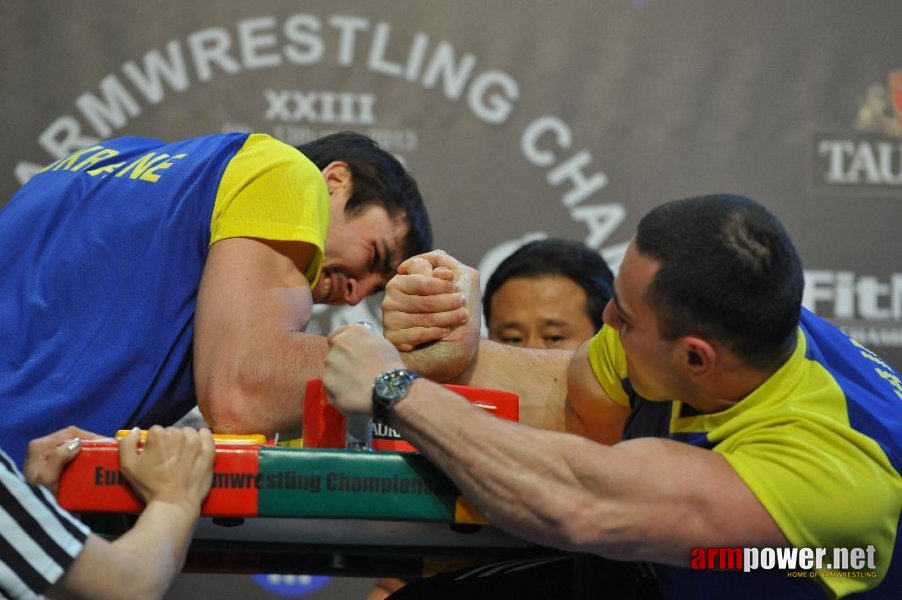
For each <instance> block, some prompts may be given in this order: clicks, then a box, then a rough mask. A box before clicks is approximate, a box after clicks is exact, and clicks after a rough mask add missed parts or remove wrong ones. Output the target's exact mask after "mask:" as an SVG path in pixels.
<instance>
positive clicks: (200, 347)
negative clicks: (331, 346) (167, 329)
mask: <svg viewBox="0 0 902 600" xmlns="http://www.w3.org/2000/svg"><path fill="white" fill-rule="evenodd" d="M313 256H314V248H313V246H311V245H309V244H301V243H286V242H270V241H263V240H258V239H251V238H230V239H225V240H221V241H219V242H216V243H215V244H213V246H212V247H211V248H210V253H209V256H208V258H207V263H206V266H205V268H204V274H203V278H202V280H201V286H200V292H199V293H198V300H197V317H196V322H195V336H194V376H195V384H196V389H197V399H198V404H199V406H200V409H201V412H202V413H203V415H204V418H205V419H206V421H207V423H209V424H210V426H211V427H212V428H213V430H214V431H216V432H222V433H263V434H265V435H267V436H273V435H274V434H275V433H277V432H278V433H281V434H283V435H289V436H292V437H297V435H298V434H299V432H300V421H301V413H302V409H303V394H304V384H305V382H306V381H307V380H308V379H310V378H312V377H319V376H320V375H321V374H322V365H323V361H324V359H325V355H326V352H327V348H328V345H327V342H326V339H325V338H323V337H321V336H315V335H309V334H306V333H304V329H305V328H306V326H307V323H308V321H309V320H310V315H311V311H312V307H313V300H312V296H311V292H310V286H309V285H308V282H307V280H306V279H305V278H304V276H303V274H302V273H303V272H304V271H305V269H306V266H307V264H308V263H309V262H310V260H311V259H312V258H313Z"/></svg>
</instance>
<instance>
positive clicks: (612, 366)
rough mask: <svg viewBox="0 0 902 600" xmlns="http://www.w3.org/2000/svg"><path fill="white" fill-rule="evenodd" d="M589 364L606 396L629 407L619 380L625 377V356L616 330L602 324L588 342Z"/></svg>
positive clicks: (627, 398)
mask: <svg viewBox="0 0 902 600" xmlns="http://www.w3.org/2000/svg"><path fill="white" fill-rule="evenodd" d="M588 350H589V364H591V365H592V372H593V373H595V378H596V379H597V380H598V384H599V385H600V386H601V389H603V390H604V392H605V394H607V396H608V398H610V399H611V400H613V401H614V402H616V403H617V404H620V405H622V406H626V407H627V408H629V405H630V400H629V397H628V396H627V395H626V392H624V391H623V385H622V384H621V382H622V381H623V380H624V379H626V377H627V372H626V357H625V356H624V354H623V347H622V346H621V345H620V337H619V336H618V335H617V331H616V330H615V329H613V328H611V327H608V326H607V325H605V326H603V327H602V328H601V329H600V330H599V331H598V333H597V334H595V337H593V338H592V340H591V341H590V342H589V349H588Z"/></svg>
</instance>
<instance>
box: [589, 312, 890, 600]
mask: <svg viewBox="0 0 902 600" xmlns="http://www.w3.org/2000/svg"><path fill="white" fill-rule="evenodd" d="M589 358H590V362H591V364H592V368H593V370H594V372H595V375H596V377H597V378H598V381H599V383H600V385H601V386H602V388H603V389H604V390H605V392H606V393H607V394H608V396H609V397H610V398H611V399H613V400H614V401H616V402H618V403H620V404H623V405H632V406H633V410H636V407H637V405H639V404H643V405H655V404H656V405H663V406H662V408H663V407H666V408H668V409H669V410H668V411H667V413H668V414H669V417H665V418H666V419H667V421H665V423H667V427H666V429H667V430H666V431H664V432H660V434H661V435H663V436H666V437H668V438H670V439H673V440H677V441H681V442H685V443H688V444H692V445H695V446H698V447H701V448H707V449H710V450H712V451H714V452H717V453H719V454H721V455H723V457H724V458H725V459H726V460H727V461H729V463H730V465H732V467H733V468H734V469H735V470H736V472H737V473H738V474H739V476H740V477H742V479H743V481H744V482H745V483H746V485H748V487H749V488H750V489H751V490H752V492H753V493H754V494H755V495H756V496H757V498H758V499H759V500H760V501H761V503H762V505H763V506H764V507H765V508H766V510H767V511H768V512H769V513H770V515H771V516H772V517H773V519H774V521H775V522H776V523H777V525H778V526H779V527H780V529H781V530H782V532H783V533H784V535H785V536H786V538H787V539H788V540H789V541H790V543H791V544H792V545H793V546H796V547H799V548H803V547H812V548H865V547H867V546H868V545H873V546H874V547H875V548H876V563H877V571H878V575H877V577H874V578H871V577H856V576H851V577H843V576H828V577H822V578H820V579H819V581H820V583H821V585H824V586H826V587H827V588H829V590H830V591H831V592H832V593H833V594H835V595H836V596H839V597H841V596H844V595H847V594H852V593H860V592H866V591H867V590H871V589H872V588H873V591H872V594H874V597H889V596H884V594H886V592H887V591H888V590H895V591H896V592H898V591H899V590H902V542H900V539H902V536H899V520H900V511H902V476H900V473H902V381H900V378H899V374H898V373H897V372H896V371H895V370H894V369H893V368H892V367H891V366H890V365H888V364H887V363H886V362H884V361H883V360H882V359H881V358H880V357H879V356H877V355H876V354H874V353H873V352H871V351H870V350H868V349H867V348H865V347H863V346H862V345H861V344H859V343H858V342H856V341H855V340H853V339H851V338H849V337H848V336H846V335H845V334H844V333H842V332H841V331H840V330H839V329H837V328H836V327H834V326H832V325H831V324H829V323H827V322H826V321H824V320H823V319H821V318H819V317H817V316H815V315H814V314H812V313H811V312H809V311H807V310H804V309H803V311H802V319H801V323H800V327H799V332H798V344H797V347H796V349H795V352H794V353H793V355H792V357H791V358H790V359H789V360H788V361H787V362H786V363H785V364H784V365H783V366H782V367H781V368H780V369H779V370H778V371H777V372H776V373H774V374H773V375H772V376H771V377H770V378H769V379H768V380H767V381H765V382H764V383H763V384H762V385H761V386H759V387H758V388H757V389H756V390H755V391H753V392H752V393H751V394H749V395H748V396H747V397H745V398H744V399H743V400H741V401H740V402H739V403H737V404H735V405H734V406H732V407H730V408H729V409H727V410H724V411H722V412H718V413H714V414H705V415H700V414H697V413H694V411H691V410H687V409H688V407H684V406H683V405H682V403H681V402H679V401H678V400H674V401H673V402H666V403H654V402H648V401H643V400H641V399H638V400H637V398H636V396H635V394H634V393H633V392H632V389H631V387H630V386H629V374H628V373H627V370H626V362H625V360H624V355H623V349H622V347H621V346H620V341H619V338H618V335H617V332H616V331H615V330H613V329H611V328H610V327H604V328H602V330H601V331H600V332H599V333H598V335H597V336H596V337H595V338H594V339H593V340H592V342H591V343H590V346H589ZM631 396H632V398H631ZM668 405H669V406H668ZM661 569H663V570H664V571H669V572H668V573H666V574H665V577H663V578H662V579H664V580H666V581H668V582H669V583H670V584H673V585H674V586H676V588H675V589H679V585H681V581H682V580H688V579H690V577H689V573H681V571H688V570H685V569H671V568H667V567H661ZM683 575H685V576H686V577H685V578H683V577H682V576H683ZM755 575H757V576H760V577H762V578H767V577H769V575H767V574H766V573H758V572H754V573H736V574H735V579H733V580H732V585H737V586H746V587H749V589H751V588H752V587H754V585H755V584H754V581H753V579H754V577H753V576H755ZM705 576H709V578H710V579H711V580H712V581H714V580H719V578H718V577H715V576H713V575H712V574H711V573H710V572H708V573H693V574H692V577H691V579H696V580H699V578H702V579H703V578H704V577H705ZM772 579H773V581H774V582H776V583H777V585H781V583H780V580H779V578H772ZM723 581H727V579H724V580H723ZM782 582H783V583H785V584H786V585H793V584H792V583H791V580H790V579H788V578H787V577H786V575H785V574H782ZM687 583H688V581H687ZM875 586H877V587H876V588H875ZM693 589H695V588H693ZM711 591H712V592H713V591H715V590H711ZM724 593H727V592H726V591H724ZM727 596H729V594H728V593H727ZM727 596H724V597H727ZM856 597H857V596H856ZM861 597H862V598H865V597H871V594H867V593H866V594H864V595H862V596H861Z"/></svg>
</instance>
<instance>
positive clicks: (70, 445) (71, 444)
mask: <svg viewBox="0 0 902 600" xmlns="http://www.w3.org/2000/svg"><path fill="white" fill-rule="evenodd" d="M79 448H81V438H72V439H71V440H69V441H67V442H66V450H68V451H69V452H75V451H76V450H78V449H79Z"/></svg>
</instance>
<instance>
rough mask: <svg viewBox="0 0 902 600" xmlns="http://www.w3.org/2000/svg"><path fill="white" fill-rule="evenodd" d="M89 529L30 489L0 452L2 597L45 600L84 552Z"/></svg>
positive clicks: (49, 498) (44, 493) (45, 495)
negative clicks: (44, 596)
mask: <svg viewBox="0 0 902 600" xmlns="http://www.w3.org/2000/svg"><path fill="white" fill-rule="evenodd" d="M89 531H90V530H89V529H88V528H87V527H86V526H85V525H84V524H83V523H81V522H79V521H78V520H77V519H76V518H75V517H73V516H72V515H71V514H69V513H68V512H66V511H65V510H64V509H62V508H60V506H59V505H58V504H57V503H56V499H54V497H53V495H52V494H51V493H50V491H49V490H48V489H47V488H45V487H35V486H32V485H29V484H28V483H27V482H26V481H25V478H24V477H23V476H22V474H21V473H20V472H19V470H18V469H17V468H16V465H15V463H14V462H13V461H12V460H11V459H10V457H9V455H7V454H6V452H4V451H3V450H0V598H16V599H24V598H40V597H41V594H43V593H44V592H45V591H46V590H47V589H48V588H49V587H50V586H52V585H53V584H54V583H56V582H57V580H59V578H60V577H62V576H63V573H65V572H66V569H68V568H69V565H71V564H72V561H74V560H75V557H76V556H78V554H79V553H80V552H81V549H82V548H83V547H84V544H85V540H86V539H87V537H88V533H89Z"/></svg>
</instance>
